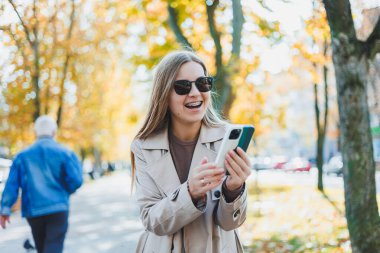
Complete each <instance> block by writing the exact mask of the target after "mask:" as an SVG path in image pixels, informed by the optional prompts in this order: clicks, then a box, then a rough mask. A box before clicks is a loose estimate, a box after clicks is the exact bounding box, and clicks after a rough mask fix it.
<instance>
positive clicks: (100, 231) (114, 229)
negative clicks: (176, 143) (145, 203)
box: [0, 171, 143, 253]
mask: <svg viewBox="0 0 380 253" xmlns="http://www.w3.org/2000/svg"><path fill="white" fill-rule="evenodd" d="M138 213H139V212H138V208H137V206H136V204H135V202H134V200H133V199H132V197H131V196H130V177H129V175H128V173H127V172H126V171H118V172H116V173H114V174H113V175H111V176H107V177H103V178H99V179H97V180H96V181H91V182H88V183H86V184H85V185H84V186H83V187H82V188H81V189H80V190H79V191H78V192H77V193H75V194H74V195H73V197H72V198H71V210H70V225H69V231H68V234H67V237H66V241H65V250H64V252H65V253H129V252H131V253H132V252H134V250H135V247H136V243H137V240H138V237H139V235H140V234H141V232H142V231H143V228H142V225H141V222H140V220H139V218H138ZM26 238H29V239H32V236H31V233H30V230H29V227H28V225H27V222H26V221H25V220H24V219H21V217H20V213H14V214H13V215H12V216H11V224H9V226H8V228H7V229H6V230H2V229H1V230H0V249H1V250H0V251H1V252H4V253H22V252H25V250H24V249H23V247H22V244H23V242H24V240H25V239H26ZM31 241H32V240H31ZM33 252H36V251H33Z"/></svg>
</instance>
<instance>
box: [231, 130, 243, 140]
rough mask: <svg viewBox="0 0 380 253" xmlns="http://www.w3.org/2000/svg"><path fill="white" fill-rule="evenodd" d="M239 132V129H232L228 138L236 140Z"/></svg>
mask: <svg viewBox="0 0 380 253" xmlns="http://www.w3.org/2000/svg"><path fill="white" fill-rule="evenodd" d="M240 133H241V129H234V130H232V131H231V133H230V137H229V138H228V139H230V140H236V139H237V138H239V136H240Z"/></svg>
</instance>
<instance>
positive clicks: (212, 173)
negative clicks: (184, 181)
mask: <svg viewBox="0 0 380 253" xmlns="http://www.w3.org/2000/svg"><path fill="white" fill-rule="evenodd" d="M224 176H225V171H224V169H223V168H219V167H217V166H216V165H215V164H214V163H208V160H207V158H206V157H205V158H203V159H202V161H201V164H200V165H199V166H198V167H196V168H194V169H193V171H192V173H191V175H189V180H188V182H189V192H190V195H191V198H192V199H193V200H194V201H196V200H199V199H201V198H203V197H204V196H205V195H206V193H207V192H208V191H210V190H212V189H214V188H215V187H216V186H218V185H219V184H221V183H222V182H223V178H224Z"/></svg>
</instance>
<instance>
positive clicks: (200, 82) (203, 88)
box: [195, 77, 213, 92]
mask: <svg viewBox="0 0 380 253" xmlns="http://www.w3.org/2000/svg"><path fill="white" fill-rule="evenodd" d="M212 82H213V78H212V77H200V78H198V79H197V81H196V82H195V84H196V86H197V88H198V90H199V91H200V92H207V91H210V90H211V88H212Z"/></svg>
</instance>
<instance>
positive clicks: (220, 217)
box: [214, 184, 247, 231]
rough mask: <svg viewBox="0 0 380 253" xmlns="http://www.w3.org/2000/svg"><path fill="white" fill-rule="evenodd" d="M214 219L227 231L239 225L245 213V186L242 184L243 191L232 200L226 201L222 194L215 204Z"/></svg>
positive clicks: (243, 219) (244, 217)
mask: <svg viewBox="0 0 380 253" xmlns="http://www.w3.org/2000/svg"><path fill="white" fill-rule="evenodd" d="M216 208H217V209H216V210H215V212H214V215H215V216H214V219H215V222H216V224H218V225H219V226H220V227H221V228H222V229H224V230H226V231H229V230H233V229H236V228H238V227H240V225H241V224H243V222H244V221H245V219H246V215H247V187H246V185H245V184H244V189H243V192H242V193H241V195H240V196H239V197H237V198H236V199H235V200H234V201H233V202H230V203H229V202H227V201H226V199H225V197H224V195H223V194H222V196H221V197H220V199H219V204H218V205H217V206H216Z"/></svg>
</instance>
